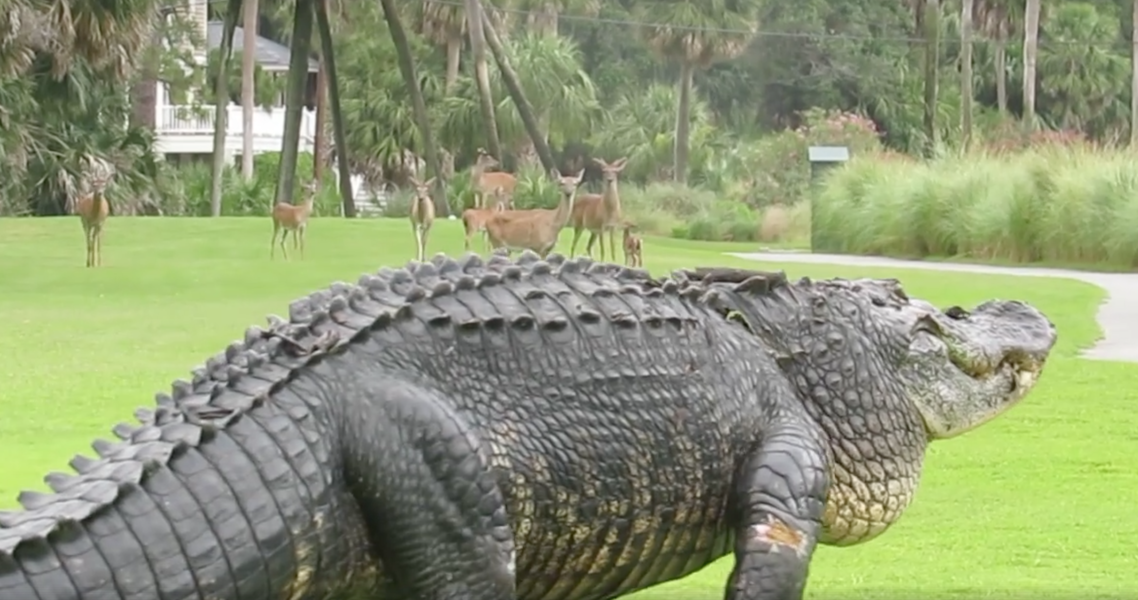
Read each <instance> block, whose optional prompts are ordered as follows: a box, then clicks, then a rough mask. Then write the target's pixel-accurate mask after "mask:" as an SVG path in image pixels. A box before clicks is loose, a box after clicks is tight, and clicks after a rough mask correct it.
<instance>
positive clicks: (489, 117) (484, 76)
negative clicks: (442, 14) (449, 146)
mask: <svg viewBox="0 0 1138 600" xmlns="http://www.w3.org/2000/svg"><path fill="white" fill-rule="evenodd" d="M466 23H467V30H468V31H469V32H470V50H471V54H473V55H474V79H475V81H476V82H477V84H478V100H479V102H480V103H481V106H482V127H483V128H484V129H485V131H486V144H487V145H488V146H489V147H490V154H492V155H493V156H494V157H495V158H497V159H498V160H502V142H501V141H500V140H499V139H498V119H497V118H496V117H495V115H494V97H493V96H492V95H491V93H490V72H489V70H488V69H489V66H488V65H487V64H486V38H485V30H484V27H483V20H482V3H481V2H479V1H478V0H466Z"/></svg>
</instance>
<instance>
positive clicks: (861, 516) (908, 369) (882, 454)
mask: <svg viewBox="0 0 1138 600" xmlns="http://www.w3.org/2000/svg"><path fill="white" fill-rule="evenodd" d="M692 275H695V276H698V277H700V278H702V280H703V282H704V284H705V285H709V286H711V287H712V288H713V289H718V291H719V294H718V295H717V297H716V299H714V300H712V301H711V304H712V305H713V306H718V309H719V310H721V311H722V312H723V313H724V314H726V315H728V316H729V317H731V318H735V319H738V320H740V321H742V322H743V323H744V324H745V325H746V326H747V327H748V328H749V329H750V331H752V332H753V333H754V334H756V335H758V336H759V337H760V338H762V339H763V340H764V341H765V342H766V343H767V344H768V345H769V347H770V348H771V349H772V351H773V352H774V354H775V356H776V361H777V362H778V364H779V366H780V368H781V369H782V370H783V371H784V372H785V373H786V374H787V375H788V379H789V381H790V383H791V385H792V386H793V387H794V388H795V391H796V393H797V395H798V396H799V398H800V399H801V400H802V402H803V405H804V406H805V408H806V410H807V411H808V412H809V413H810V415H811V417H813V419H814V420H815V421H816V422H817V423H818V424H819V425H820V426H821V428H822V429H823V430H824V431H825V433H826V435H827V437H828V438H829V439H830V442H831V451H832V463H831V467H832V477H831V486H830V491H829V496H828V498H827V506H826V515H825V520H824V523H823V537H822V540H821V541H823V542H826V543H830V544H835V545H849V544H855V543H859V542H863V541H866V540H869V539H871V538H873V537H876V536H877V535H879V534H880V533H882V532H883V531H885V529H887V528H888V527H889V525H891V524H892V523H893V522H895V521H896V520H897V519H898V518H899V517H900V515H901V512H902V511H903V510H904V508H905V507H906V506H907V505H908V504H909V503H910V502H911V500H912V497H913V493H914V492H915V490H916V486H917V481H918V478H919V475H920V468H921V463H922V461H923V458H924V451H925V448H926V447H927V445H928V443H929V441H930V440H934V439H945V438H949V437H953V436H956V435H959V434H961V433H964V432H966V431H969V430H971V429H974V428H976V427H978V426H979V425H982V424H983V423H985V422H987V421H989V420H991V419H993V418H994V417H996V416H998V415H1000V414H1001V413H1003V412H1004V411H1006V410H1008V409H1009V408H1011V407H1012V406H1014V405H1015V404H1016V403H1017V402H1018V401H1019V400H1021V399H1022V398H1023V397H1024V396H1025V395H1026V394H1027V393H1028V392H1029V391H1030V390H1031V389H1032V388H1033V387H1034V386H1035V384H1036V382H1037V381H1038V379H1039V376H1040V373H1041V372H1042V369H1043V365H1044V363H1045V362H1046V361H1047V357H1048V355H1049V354H1050V352H1051V349H1052V347H1053V346H1054V345H1055V341H1056V331H1055V326H1054V325H1053V324H1052V323H1051V322H1050V321H1049V320H1048V319H1047V317H1046V316H1044V315H1043V314H1042V313H1041V312H1039V311H1038V310H1036V309H1035V308H1033V307H1031V306H1030V305H1028V304H1025V303H1023V302H1020V301H1016V300H1007V301H1004V300H991V301H988V302H984V303H982V304H980V305H979V306H977V307H975V308H973V309H972V310H965V309H963V308H960V307H955V306H954V307H951V308H947V309H944V310H939V309H937V308H936V307H934V306H933V305H932V304H930V303H928V302H925V301H923V300H918V299H913V298H909V297H908V296H907V295H906V294H905V292H904V290H903V289H902V288H901V285H900V283H898V282H897V281H896V280H892V279H885V280H868V279H863V280H857V281H847V280H829V281H817V282H814V281H810V280H807V279H803V280H801V281H798V282H795V283H790V282H788V281H787V280H786V277H785V275H783V274H782V273H763V272H758V271H737V270H718V271H714V272H713V271H709V270H702V271H700V270H697V271H696V272H692V273H691V274H689V278H690V277H691V276H692Z"/></svg>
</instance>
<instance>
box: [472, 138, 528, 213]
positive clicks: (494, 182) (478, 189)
mask: <svg viewBox="0 0 1138 600" xmlns="http://www.w3.org/2000/svg"><path fill="white" fill-rule="evenodd" d="M497 166H499V163H498V159H496V158H494V157H493V156H490V154H489V153H487V152H486V150H484V149H482V148H479V149H478V158H477V159H476V160H475V161H474V166H472V167H471V168H470V187H471V189H473V190H474V208H481V209H486V208H491V209H492V208H493V206H487V205H486V197H487V196H488V195H490V194H491V193H492V192H494V190H496V189H498V188H501V189H502V193H504V194H505V195H506V196H507V197H509V198H513V196H514V188H515V187H517V185H518V178H517V177H514V176H513V175H512V174H510V173H505V172H502V171H487V170H486V169H489V168H492V167H497Z"/></svg>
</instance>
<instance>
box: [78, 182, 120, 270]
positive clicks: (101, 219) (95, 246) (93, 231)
mask: <svg viewBox="0 0 1138 600" xmlns="http://www.w3.org/2000/svg"><path fill="white" fill-rule="evenodd" d="M111 176H112V172H111V170H110V169H105V168H104V169H94V168H92V170H91V171H89V172H87V173H86V180H85V184H86V185H84V188H83V190H82V191H81V192H79V195H78V198H76V199H75V206H74V210H75V212H76V213H77V214H78V215H79V221H80V222H81V223H82V224H83V236H84V237H85V238H86V239H87V266H88V267H97V266H99V265H101V264H103V224H104V223H106V222H107V215H109V214H110V212H111V207H110V205H109V204H107V195H106V193H107V186H108V185H109V184H110V182H111Z"/></svg>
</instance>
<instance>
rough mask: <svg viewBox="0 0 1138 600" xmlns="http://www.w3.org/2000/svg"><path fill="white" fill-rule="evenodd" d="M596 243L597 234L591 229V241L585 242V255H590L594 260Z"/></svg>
mask: <svg viewBox="0 0 1138 600" xmlns="http://www.w3.org/2000/svg"><path fill="white" fill-rule="evenodd" d="M596 241H597V232H595V231H593V230H591V229H590V230H589V241H587V242H585V254H588V255H589V257H590V258H592V256H593V244H595V243H596ZM601 259H602V260H603V259H604V257H601Z"/></svg>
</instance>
